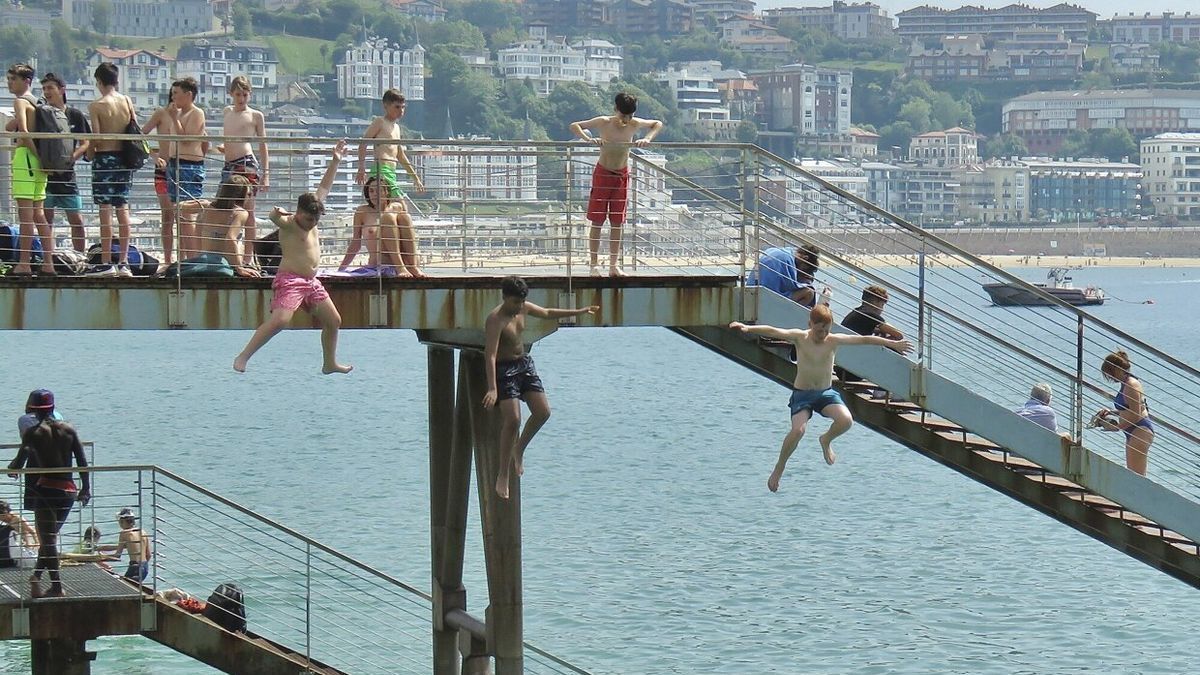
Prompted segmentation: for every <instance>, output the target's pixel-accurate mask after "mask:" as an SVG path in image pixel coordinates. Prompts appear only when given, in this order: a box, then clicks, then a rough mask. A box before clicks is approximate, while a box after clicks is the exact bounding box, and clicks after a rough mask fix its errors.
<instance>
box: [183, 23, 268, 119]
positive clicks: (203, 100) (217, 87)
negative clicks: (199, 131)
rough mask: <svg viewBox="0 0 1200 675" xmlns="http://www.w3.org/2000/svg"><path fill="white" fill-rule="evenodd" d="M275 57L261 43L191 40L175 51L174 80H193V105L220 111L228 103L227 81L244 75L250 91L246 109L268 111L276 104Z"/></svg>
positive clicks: (264, 44) (265, 45) (266, 46)
mask: <svg viewBox="0 0 1200 675" xmlns="http://www.w3.org/2000/svg"><path fill="white" fill-rule="evenodd" d="M278 71H279V57H278V55H277V54H276V53H275V49H274V48H273V47H271V46H270V45H267V44H266V43H263V42H254V41H243V40H207V39H205V40H195V41H190V42H185V43H184V44H183V46H181V47H180V48H179V55H178V56H177V58H176V61H175V76H176V77H188V76H191V77H194V78H196V82H197V83H198V84H199V89H200V91H199V93H198V94H197V95H196V104H197V105H199V106H201V107H204V108H214V109H215V108H222V107H224V106H225V105H226V104H228V103H229V94H228V93H227V88H228V87H229V81H230V80H232V79H233V78H234V77H237V76H238V75H245V76H246V77H247V78H249V80H250V86H252V87H253V88H254V94H253V97H252V98H251V99H250V105H251V106H253V107H256V108H270V107H271V106H273V105H275V103H276V102H277V101H278V100H279V91H278V87H279V72H278Z"/></svg>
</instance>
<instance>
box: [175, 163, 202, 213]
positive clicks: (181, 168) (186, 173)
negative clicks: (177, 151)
mask: <svg viewBox="0 0 1200 675" xmlns="http://www.w3.org/2000/svg"><path fill="white" fill-rule="evenodd" d="M203 190H204V162H201V161H198V160H190V159H171V160H168V161H167V196H168V197H169V198H170V199H171V201H172V202H173V203H176V204H178V203H179V202H181V201H185V202H186V201H188V200H190V199H200V194H201V192H202V191H203Z"/></svg>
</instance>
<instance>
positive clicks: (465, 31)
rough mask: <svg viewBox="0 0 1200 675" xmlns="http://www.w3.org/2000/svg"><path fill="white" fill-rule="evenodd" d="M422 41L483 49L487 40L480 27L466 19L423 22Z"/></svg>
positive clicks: (421, 28)
mask: <svg viewBox="0 0 1200 675" xmlns="http://www.w3.org/2000/svg"><path fill="white" fill-rule="evenodd" d="M420 30H421V42H422V43H425V44H430V45H438V46H440V47H455V48H466V49H483V48H484V47H485V46H486V45H487V40H486V39H485V38H484V36H483V32H482V31H480V30H479V27H477V26H475V25H474V24H471V23H468V22H466V21H438V22H436V23H422V25H421V26H420Z"/></svg>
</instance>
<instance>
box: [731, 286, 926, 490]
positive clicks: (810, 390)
mask: <svg viewBox="0 0 1200 675" xmlns="http://www.w3.org/2000/svg"><path fill="white" fill-rule="evenodd" d="M729 327H730V328H733V329H735V330H740V331H742V332H743V333H751V334H753V335H763V336H765V337H770V338H775V339H777V340H787V341H788V342H790V343H792V344H793V345H795V347H796V379H795V381H794V382H793V383H792V397H791V399H790V400H789V401H788V408H789V409H790V410H791V413H792V428H791V430H790V431H788V433H787V436H785V437H784V438H783V447H782V448H781V449H780V450H779V461H777V462H776V463H775V470H774V471H772V472H771V477H770V478H768V479H767V488H768V489H769V490H770V491H771V492H776V491H778V490H779V479H780V478H782V477H783V469H784V467H785V466H786V465H787V461H788V458H789V457H791V456H792V453H793V452H795V450H796V446H797V445H799V443H800V439H801V438H803V437H804V430H805V428H806V427H807V426H808V420H809V419H810V418H812V416H813V413H819V414H821V415H823V416H825V417H828V418H829V419H831V420H833V424H832V425H830V427H829V429H828V430H827V431H826V432H825V433H823V434H821V438H820V441H821V450H822V451H823V452H824V454H825V462H826V463H828V464H833V463H834V461H835V460H836V459H837V455H835V454H834V452H833V439H835V438H837V437H838V436H841V435H842V434H844V433H846V432H847V431H848V430H849V429H850V425H851V424H853V422H854V418H852V417H851V416H850V409H849V408H847V407H846V404H845V402H843V401H842V396H841V394H839V393H838V392H837V390H836V389H834V388H833V357H834V355H835V354H836V353H837V348H838V347H840V346H842V345H880V346H882V347H890V348H892V349H894V350H896V351H898V352H900V353H901V354H907V353H908V352H910V351H912V345H911V344H910V343H909V342H908V340H889V339H887V338H882V337H876V336H874V335H845V334H839V333H831V332H830V330H831V329H832V328H833V313H832V312H830V311H829V305H817V306H816V307H813V309H812V311H810V312H809V314H808V328H807V329H803V328H792V329H786V328H776V327H774V326H747V325H746V324H744V323H741V322H738V321H734V322H733V323H731V324H729Z"/></svg>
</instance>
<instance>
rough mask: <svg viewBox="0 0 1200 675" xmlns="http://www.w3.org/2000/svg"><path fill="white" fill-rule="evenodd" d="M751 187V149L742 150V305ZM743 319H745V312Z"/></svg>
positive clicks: (744, 286)
mask: <svg viewBox="0 0 1200 675" xmlns="http://www.w3.org/2000/svg"><path fill="white" fill-rule="evenodd" d="M749 185H750V149H749V148H743V149H742V198H741V199H740V200H739V201H741V203H742V204H741V206H742V225H741V227H740V228H738V249H740V250H739V251H738V277H739V282H740V284H741V288H742V305H743V306H745V304H746V227H747V225H749V224H750V223H751V219H750V211H749V209H748V205H749V202H750V199H751V196H750V195H749V194H747V189H748V187H749ZM742 318H745V313H744V312H743V314H742Z"/></svg>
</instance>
